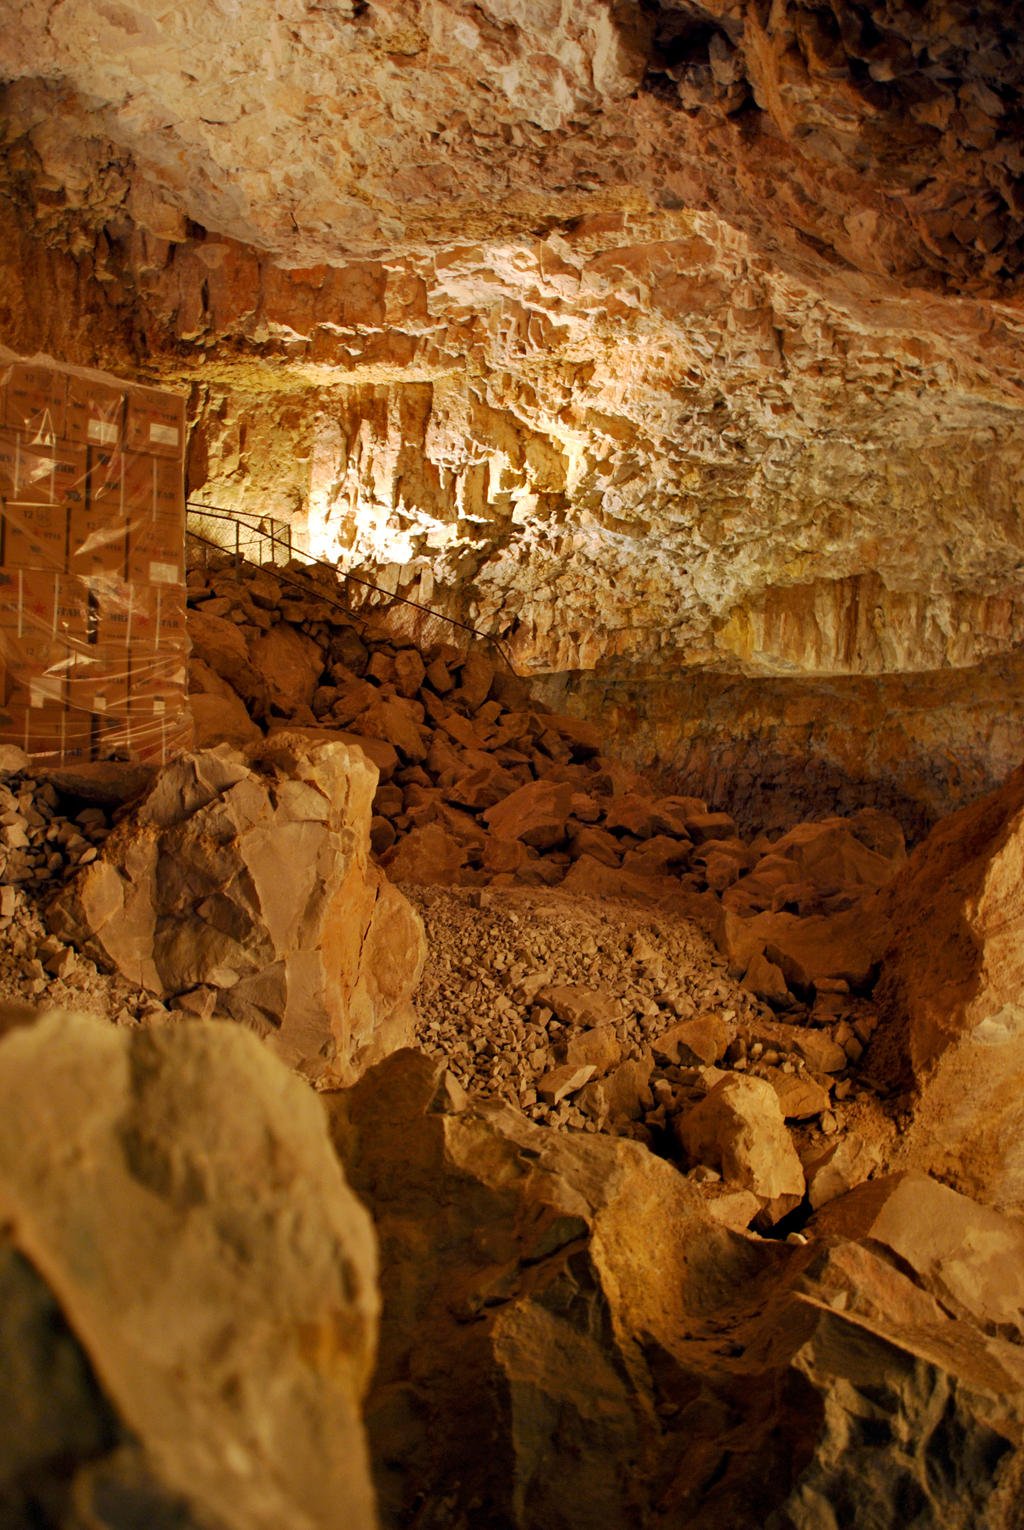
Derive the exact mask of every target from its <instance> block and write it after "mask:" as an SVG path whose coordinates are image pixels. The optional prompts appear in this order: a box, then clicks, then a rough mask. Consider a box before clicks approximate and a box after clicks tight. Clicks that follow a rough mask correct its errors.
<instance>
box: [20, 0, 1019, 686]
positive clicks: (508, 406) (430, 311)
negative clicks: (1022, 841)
mask: <svg viewBox="0 0 1024 1530" xmlns="http://www.w3.org/2000/svg"><path fill="white" fill-rule="evenodd" d="M6 9H7V12H8V14H7V16H6V18H5V21H4V26H3V29H2V34H0V78H2V79H3V80H4V81H5V82H6V83H5V85H4V106H3V121H2V134H3V168H2V180H0V190H2V198H3V200H2V203H0V220H2V233H3V245H2V248H3V253H2V255H0V262H2V265H3V284H2V291H0V338H3V339H5V340H7V342H8V343H9V344H12V345H14V346H15V347H17V348H19V349H22V350H28V351H34V350H36V349H45V350H49V351H51V352H53V353H55V354H59V355H62V356H64V357H65V358H67V359H70V360H76V361H81V362H85V363H90V362H101V363H103V364H105V365H110V366H114V367H120V368H121V369H122V370H123V369H124V368H125V367H130V368H131V369H133V370H134V371H135V372H136V373H138V374H140V375H143V374H144V375H150V376H154V377H160V378H162V379H165V380H167V379H177V380H180V381H183V382H188V383H190V384H192V385H193V398H194V410H195V414H196V421H197V424H196V430H195V434H194V441H193V451H192V463H191V479H192V482H193V483H194V484H195V485H199V484H202V485H203V486H204V490H205V493H206V494H207V495H208V496H209V497H210V498H211V499H212V500H214V501H216V502H218V503H222V504H228V505H234V506H239V507H243V508H252V509H260V510H263V511H266V510H268V509H269V510H272V511H276V512H277V513H281V514H288V515H289V516H290V517H291V518H292V519H293V520H294V521H295V522H296V523H297V525H298V526H299V528H300V530H303V531H305V532H306V533H307V534H308V535H309V537H310V539H311V543H312V545H313V546H314V548H315V549H318V550H323V551H325V552H326V553H327V554H328V555H330V556H332V557H333V556H337V557H340V559H341V561H342V562H343V563H344V564H345V565H346V566H350V567H353V568H357V569H358V568H360V567H363V568H365V567H375V568H376V569H377V572H378V577H379V578H381V579H382V580H384V581H385V582H388V583H389V585H390V587H393V588H398V589H400V590H402V591H403V592H406V593H410V594H412V595H414V596H418V597H419V598H421V599H423V598H425V599H427V600H429V601H430V602H431V603H433V604H435V605H436V606H438V607H439V608H443V609H447V610H449V611H451V612H452V613H454V614H457V615H460V616H462V617H464V618H468V619H470V620H472V621H476V622H477V623H478V624H479V625H482V626H485V627H487V628H489V629H490V630H493V631H495V632H497V633H498V634H500V635H501V636H503V637H504V638H505V639H506V641H507V642H508V643H509V645H510V647H511V649H512V651H513V653H514V655H515V656H516V657H517V659H518V660H519V662H520V664H521V665H522V666H523V668H525V669H534V670H538V671H540V670H564V669H574V668H584V669H585V668H593V667H595V666H598V665H600V664H602V663H610V662H613V661H618V662H620V663H623V664H625V663H629V664H631V665H633V666H637V665H643V664H648V665H653V666H664V665H672V666H675V667H677V668H678V667H682V666H695V665H704V666H715V667H718V668H724V669H728V668H730V667H731V668H735V669H742V670H746V671H747V672H753V673H758V672H763V673H817V674H843V673H881V672H888V671H901V670H922V669H941V668H944V667H947V666H963V665H969V664H972V663H975V662H978V661H979V660H981V659H984V658H987V657H990V656H993V655H999V654H1007V653H1009V652H1011V651H1012V650H1014V649H1015V648H1017V647H1018V646H1019V645H1020V644H1021V642H1022V639H1024V593H1022V582H1021V570H1022V568H1024V534H1022V517H1021V508H1020V492H1019V488H1018V484H1019V482H1020V477H1021V467H1022V463H1024V423H1022V415H1021V406H1022V402H1024V389H1022V383H1021V376H1020V354H1021V352H1020V341H1021V330H1022V321H1024V308H1022V302H1021V271H1022V268H1024V143H1022V137H1024V135H1022V122H1024V117H1022V90H1021V87H1022V78H1024V28H1022V26H1021V21H1022V13H1021V8H1020V7H1018V6H1016V5H1006V4H994V3H988V4H982V5H966V4H960V3H954V0H925V3H916V4H909V3H905V4H901V3H899V0H872V3H871V4H851V5H845V4H839V3H831V4H830V3H824V0H810V3H805V4H801V5H797V4H793V3H790V0H770V3H768V0H706V3H704V4H700V5H698V4H690V3H669V0H649V3H635V0H633V3H631V0H481V3H478V4H471V3H469V0H324V3H321V4H315V3H307V0H246V3H244V4H243V3H238V0H178V3H176V4H175V5H174V6H171V5H169V4H167V3H164V0H21V3H17V4H11V3H10V0H8V6H7V8H6Z"/></svg>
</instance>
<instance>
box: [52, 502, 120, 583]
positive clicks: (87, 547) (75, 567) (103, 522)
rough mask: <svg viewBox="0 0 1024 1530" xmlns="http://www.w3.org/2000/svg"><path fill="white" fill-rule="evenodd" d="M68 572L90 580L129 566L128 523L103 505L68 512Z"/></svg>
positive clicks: (116, 572)
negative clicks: (94, 575)
mask: <svg viewBox="0 0 1024 1530" xmlns="http://www.w3.org/2000/svg"><path fill="white" fill-rule="evenodd" d="M67 564H68V572H69V573H73V574H80V575H81V576H82V577H83V578H89V577H90V575H93V574H117V575H119V576H121V577H122V578H123V576H124V574H125V572H126V570H127V564H128V522H127V521H126V520H125V519H124V517H123V516H122V515H120V514H119V513H115V512H114V511H113V510H112V509H108V508H107V507H106V506H105V505H104V504H103V503H102V502H101V503H100V505H99V506H98V507H97V508H95V509H93V508H88V507H84V506H83V507H82V508H81V509H74V508H73V509H72V510H70V511H69V512H68V557H67Z"/></svg>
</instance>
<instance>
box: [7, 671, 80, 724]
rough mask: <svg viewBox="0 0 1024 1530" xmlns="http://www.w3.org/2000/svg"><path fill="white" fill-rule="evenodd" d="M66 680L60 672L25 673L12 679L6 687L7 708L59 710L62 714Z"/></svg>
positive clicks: (37, 710) (40, 710) (35, 710)
mask: <svg viewBox="0 0 1024 1530" xmlns="http://www.w3.org/2000/svg"><path fill="white" fill-rule="evenodd" d="M66 699H67V681H66V680H65V678H64V676H63V675H62V674H39V675H27V674H25V673H24V672H22V673H21V675H20V676H19V677H18V678H17V679H12V680H11V683H10V684H9V685H8V687H7V705H8V708H14V709H17V710H21V711H33V712H45V713H47V715H49V713H51V712H59V713H60V715H61V716H63V715H64V703H65V701H66Z"/></svg>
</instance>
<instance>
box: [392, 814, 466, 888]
mask: <svg viewBox="0 0 1024 1530" xmlns="http://www.w3.org/2000/svg"><path fill="white" fill-rule="evenodd" d="M381 864H382V866H383V867H384V869H385V871H386V872H387V873H388V876H389V877H390V878H391V879H392V881H394V882H420V883H423V884H424V885H427V886H429V885H435V886H438V887H450V886H451V885H452V884H453V883H454V882H457V881H458V880H459V873H460V871H461V870H462V868H463V866H464V865H465V864H466V849H465V846H464V845H462V844H460V842H459V841H458V840H457V839H455V837H454V836H453V835H451V834H449V833H448V831H447V830H446V829H445V828H444V827H443V826H442V825H441V824H440V823H428V824H424V825H423V826H422V827H421V828H416V829H412V830H410V832H409V833H408V834H403V835H402V838H401V839H400V840H399V841H398V843H397V844H396V845H395V846H394V847H393V848H392V849H390V850H388V851H387V853H386V854H385V855H383V856H382V857H381Z"/></svg>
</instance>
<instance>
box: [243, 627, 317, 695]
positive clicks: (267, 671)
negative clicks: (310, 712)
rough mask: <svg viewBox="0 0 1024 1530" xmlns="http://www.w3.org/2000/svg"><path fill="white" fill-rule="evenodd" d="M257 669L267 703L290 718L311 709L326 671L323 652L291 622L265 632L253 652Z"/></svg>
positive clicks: (256, 642)
mask: <svg viewBox="0 0 1024 1530" xmlns="http://www.w3.org/2000/svg"><path fill="white" fill-rule="evenodd" d="M249 652H250V654H251V657H252V662H253V665H254V666H255V668H256V669H258V670H259V672H260V674H261V675H262V676H263V678H264V680H265V681H266V686H267V700H268V702H269V703H270V705H271V706H272V707H274V708H275V709H276V710H277V711H278V712H281V713H283V714H284V715H285V716H286V717H289V716H291V714H292V713H293V712H296V711H298V710H299V708H300V707H303V708H304V707H308V706H309V704H310V702H311V701H312V700H313V692H314V691H315V690H316V687H317V685H318V684H319V682H320V676H321V674H322V672H323V667H324V656H323V650H322V649H321V648H320V645H319V644H318V643H315V642H314V641H313V639H312V638H311V637H308V636H307V635H306V633H304V632H299V631H298V630H297V628H295V627H293V626H291V624H290V623H289V622H279V623H278V624H277V626H276V627H271V628H270V630H269V631H268V632H261V633H260V635H259V637H257V638H255V639H254V640H253V641H252V643H251V645H250V648H249Z"/></svg>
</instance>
